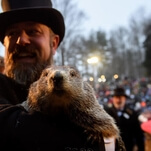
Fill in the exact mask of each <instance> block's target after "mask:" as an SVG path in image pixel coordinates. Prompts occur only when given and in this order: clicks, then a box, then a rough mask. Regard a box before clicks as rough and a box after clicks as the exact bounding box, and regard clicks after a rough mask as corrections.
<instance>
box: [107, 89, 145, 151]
mask: <svg viewBox="0 0 151 151" xmlns="http://www.w3.org/2000/svg"><path fill="white" fill-rule="evenodd" d="M128 98H129V97H128V96H127V95H126V93H125V90H124V88H123V87H117V88H115V89H114V94H113V97H112V104H111V105H106V106H104V109H105V110H106V111H107V112H108V113H109V114H110V115H111V116H112V117H113V118H114V119H115V121H116V124H117V126H118V127H119V129H120V132H121V137H122V139H123V141H124V143H125V147H126V150H127V151H133V149H134V146H137V148H138V151H144V134H143V131H142V130H141V127H140V122H139V120H138V114H137V112H135V111H134V110H133V109H132V108H130V107H129V106H128V105H127V103H126V101H127V99H128Z"/></svg>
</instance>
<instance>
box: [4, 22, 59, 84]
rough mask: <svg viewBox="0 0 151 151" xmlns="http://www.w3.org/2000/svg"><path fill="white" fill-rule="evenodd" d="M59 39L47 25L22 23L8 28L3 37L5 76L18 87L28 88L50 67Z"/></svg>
mask: <svg viewBox="0 0 151 151" xmlns="http://www.w3.org/2000/svg"><path fill="white" fill-rule="evenodd" d="M58 43H59V36H58V35H55V34H54V33H53V32H52V31H51V29H50V28H49V27H47V26H46V25H43V24H40V23H35V22H21V23H16V24H13V25H11V26H10V27H9V28H8V29H7V31H6V34H5V37H4V46H5V70H4V73H5V74H6V75H7V76H8V77H11V78H13V79H15V80H16V81H18V82H19V83H23V84H31V83H32V82H34V81H35V80H37V79H38V78H39V76H40V74H41V71H42V70H43V69H44V68H45V67H46V66H47V65H50V64H51V61H52V57H53V55H54V54H55V51H56V49H57V47H58Z"/></svg>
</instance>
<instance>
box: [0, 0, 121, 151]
mask: <svg viewBox="0 0 151 151" xmlns="http://www.w3.org/2000/svg"><path fill="white" fill-rule="evenodd" d="M1 4H2V10H3V12H2V13H1V14H0V41H1V43H2V44H3V45H4V47H5V56H4V70H3V74H0V144H1V145H0V150H2V151H7V150H15V151H46V150H51V151H73V150H75V151H82V150H85V151H105V144H104V138H103V137H102V141H101V143H98V142H97V141H94V142H91V141H89V140H88V139H87V135H86V133H85V132H84V129H82V128H81V127H78V126H76V125H74V124H73V123H71V122H70V121H68V120H67V119H65V118H62V117H58V118H52V117H51V116H49V115H43V114H41V113H39V112H33V113H29V112H27V111H26V110H25V109H24V108H23V107H22V106H21V105H19V104H20V103H22V102H23V101H25V100H26V99H27V94H28V89H29V86H30V84H31V83H33V82H34V81H36V80H37V79H38V78H39V77H40V74H41V72H42V70H43V69H44V68H45V67H47V66H48V65H51V64H52V63H53V55H54V54H55V52H56V50H57V48H58V46H59V45H60V43H61V42H62V40H63V38H64V34H65V24H64V19H63V16H62V14H61V13H60V12H59V11H58V10H56V9H54V8H52V3H51V1H50V0H25V1H21V0H2V1H1ZM115 145H116V150H121V148H120V144H119V143H118V142H117V141H116V142H115Z"/></svg>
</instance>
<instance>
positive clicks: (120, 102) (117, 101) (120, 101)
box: [113, 96, 126, 109]
mask: <svg viewBox="0 0 151 151" xmlns="http://www.w3.org/2000/svg"><path fill="white" fill-rule="evenodd" d="M125 103H126V97H125V96H113V105H114V106H115V108H116V109H123V108H124V106H125Z"/></svg>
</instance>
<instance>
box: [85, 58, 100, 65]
mask: <svg viewBox="0 0 151 151" xmlns="http://www.w3.org/2000/svg"><path fill="white" fill-rule="evenodd" d="M87 62H88V63H89V64H95V63H98V62H99V59H98V57H91V58H89V59H87Z"/></svg>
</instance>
